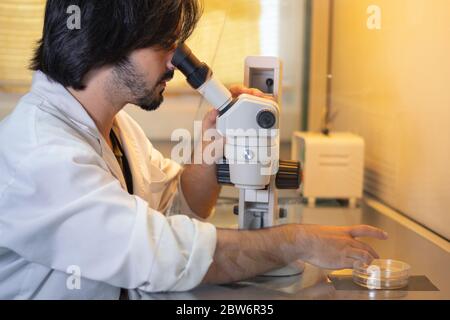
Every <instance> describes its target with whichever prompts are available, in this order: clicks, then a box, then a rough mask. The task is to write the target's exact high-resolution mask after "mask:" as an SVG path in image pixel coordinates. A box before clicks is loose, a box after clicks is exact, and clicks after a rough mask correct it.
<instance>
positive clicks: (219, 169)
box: [216, 162, 233, 185]
mask: <svg viewBox="0 0 450 320" xmlns="http://www.w3.org/2000/svg"><path fill="white" fill-rule="evenodd" d="M216 175H217V182H218V183H219V184H227V185H233V184H232V183H231V178H230V165H229V164H228V163H226V162H223V163H218V164H217V165H216Z"/></svg>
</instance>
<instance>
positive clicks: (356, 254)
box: [347, 248, 374, 264]
mask: <svg viewBox="0 0 450 320" xmlns="http://www.w3.org/2000/svg"><path fill="white" fill-rule="evenodd" d="M347 258H352V259H355V260H359V261H361V262H363V263H366V264H370V263H371V262H372V261H373V259H374V257H373V256H372V255H371V254H370V253H369V252H367V251H365V250H361V249H356V248H351V249H349V250H348V253H347Z"/></svg>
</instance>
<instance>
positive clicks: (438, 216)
mask: <svg viewBox="0 0 450 320" xmlns="http://www.w3.org/2000/svg"><path fill="white" fill-rule="evenodd" d="M313 1H315V0H313ZM369 5H378V6H379V7H380V8H381V13H382V16H381V18H382V20H381V23H382V24H381V30H369V29H368V27H367V25H366V22H367V19H368V17H369V14H367V8H368V7H369ZM332 30H333V43H332V75H333V80H332V88H331V104H332V110H333V112H337V117H336V120H335V121H334V123H333V125H332V128H334V129H336V130H351V131H354V132H357V133H359V134H361V135H363V136H364V138H365V140H366V146H367V150H366V177H365V186H366V190H367V191H369V192H370V193H372V194H373V195H375V196H376V197H378V198H380V199H382V200H383V201H384V202H386V203H387V204H389V205H391V206H392V207H394V208H396V209H398V210H399V211H401V212H403V213H405V214H407V215H409V216H410V217H412V218H413V219H415V220H417V221H418V222H420V223H422V224H424V225H426V226H428V227H429V228H431V229H433V230H434V231H436V232H438V233H439V234H441V235H444V236H445V237H446V238H450V1H449V0H335V1H334V21H333V29H332ZM322 41H323V39H322ZM315 112H316V113H317V112H318V111H317V110H316V111H315Z"/></svg>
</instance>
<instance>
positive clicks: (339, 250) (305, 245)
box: [294, 225, 387, 269]
mask: <svg viewBox="0 0 450 320" xmlns="http://www.w3.org/2000/svg"><path fill="white" fill-rule="evenodd" d="M297 228H298V229H300V230H299V231H297V232H296V239H295V243H297V245H298V246H299V247H300V248H301V252H302V254H301V259H302V260H304V261H306V262H309V263H310V264H313V265H315V266H318V267H321V268H325V269H344V268H353V264H354V263H355V262H356V261H361V262H364V263H367V264H370V263H371V262H372V260H373V259H378V258H379V256H378V254H377V253H376V252H375V250H373V249H372V247H370V246H369V245H368V244H366V243H364V242H362V241H359V240H356V239H355V238H362V237H369V238H375V239H379V240H386V239H387V233H385V232H384V231H383V230H381V229H378V228H375V227H371V226H367V225H360V226H352V227H330V226H319V225H297ZM294 232H295V231H294Z"/></svg>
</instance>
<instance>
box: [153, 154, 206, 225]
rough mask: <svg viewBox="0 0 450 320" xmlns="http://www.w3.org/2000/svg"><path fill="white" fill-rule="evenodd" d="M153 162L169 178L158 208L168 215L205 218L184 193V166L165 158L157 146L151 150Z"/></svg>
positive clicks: (201, 219)
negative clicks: (182, 185)
mask: <svg viewBox="0 0 450 320" xmlns="http://www.w3.org/2000/svg"><path fill="white" fill-rule="evenodd" d="M151 159H152V164H153V165H155V166H158V168H159V169H160V170H161V171H163V172H164V173H165V174H166V176H167V177H168V178H167V179H168V180H167V184H166V188H165V190H164V191H163V193H162V195H161V201H160V203H159V207H158V210H159V211H161V212H164V213H165V214H166V215H168V216H171V215H176V214H183V215H186V216H188V217H190V218H195V219H197V220H200V221H204V219H203V218H202V217H200V216H198V215H197V213H196V212H194V211H193V210H192V209H191V208H190V206H189V204H188V202H187V200H186V198H185V196H184V193H183V189H182V188H181V175H182V174H183V170H184V168H183V167H182V166H181V165H179V164H178V163H176V162H175V161H173V160H171V159H168V158H164V156H163V155H162V154H161V153H160V152H159V151H158V150H156V149H155V148H153V147H152V152H151Z"/></svg>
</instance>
